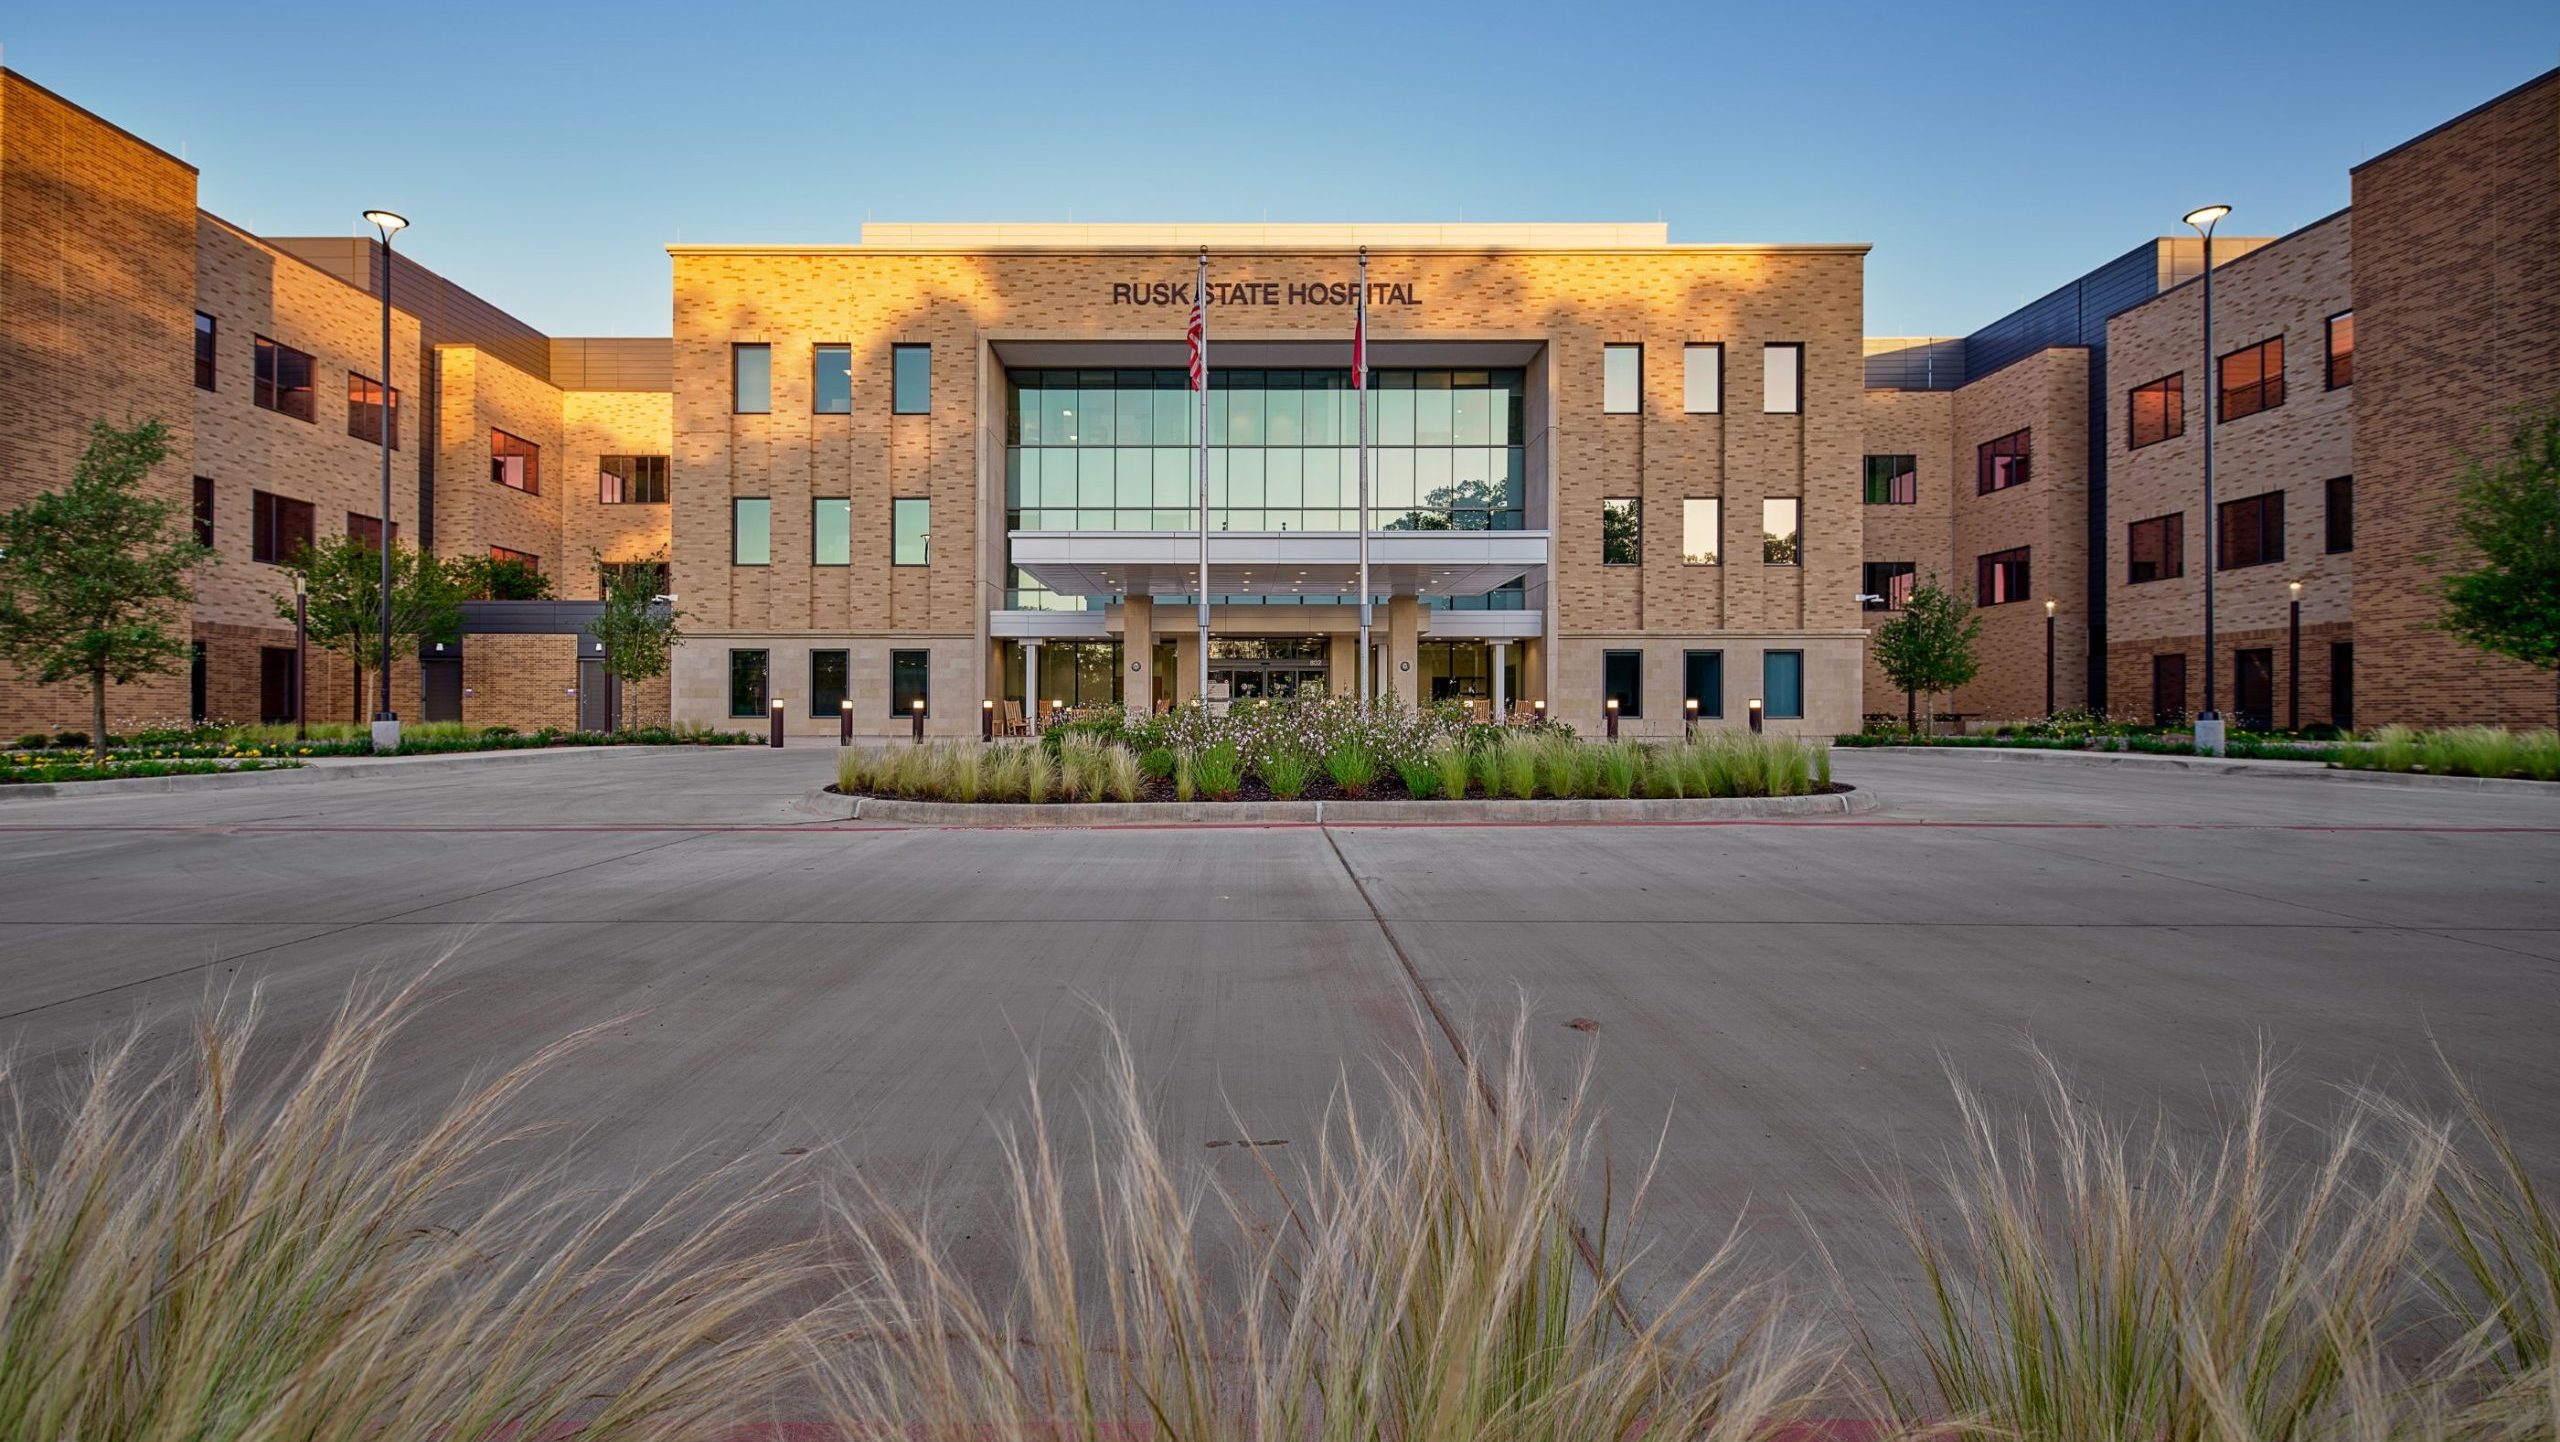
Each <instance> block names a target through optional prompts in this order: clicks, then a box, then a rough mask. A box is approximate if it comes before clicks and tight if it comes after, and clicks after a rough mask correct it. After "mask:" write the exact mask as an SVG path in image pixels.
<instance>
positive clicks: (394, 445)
mask: <svg viewBox="0 0 2560 1442" xmlns="http://www.w3.org/2000/svg"><path fill="white" fill-rule="evenodd" d="M390 390H391V406H390V410H391V449H393V450H395V451H396V450H398V449H400V388H399V387H398V386H393V387H391V388H390ZM382 393H383V385H382V382H380V381H377V380H368V379H366V378H365V377H363V376H360V375H357V374H356V373H355V372H354V371H349V372H347V434H348V435H351V436H353V437H355V438H356V439H357V440H360V441H365V442H369V443H371V444H373V445H377V446H378V445H381V444H382V413H383V403H382V401H383V395H382Z"/></svg>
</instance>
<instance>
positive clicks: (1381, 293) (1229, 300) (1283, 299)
mask: <svg viewBox="0 0 2560 1442" xmlns="http://www.w3.org/2000/svg"><path fill="white" fill-rule="evenodd" d="M1359 298H1360V287H1359V286H1358V285H1357V284H1356V283H1354V282H1352V281H1347V280H1331V281H1327V280H1313V281H1286V282H1283V281H1277V280H1213V281H1211V282H1209V304H1210V306H1211V307H1212V308H1213V309H1214V308H1217V307H1220V306H1247V305H1342V306H1347V305H1350V304H1351V303H1352V302H1354V301H1356V300H1358V299H1359ZM1111 303H1112V304H1113V305H1165V306H1179V307H1181V308H1183V309H1185V310H1188V309H1189V308H1190V306H1191V284H1190V282H1188V281H1177V280H1139V281H1113V282H1112V283H1111ZM1369 304H1371V305H1414V304H1417V302H1416V301H1415V300H1414V298H1413V282H1412V281H1409V280H1381V281H1372V282H1370V285H1369Z"/></svg>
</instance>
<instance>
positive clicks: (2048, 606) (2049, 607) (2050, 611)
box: [2044, 601, 2055, 616]
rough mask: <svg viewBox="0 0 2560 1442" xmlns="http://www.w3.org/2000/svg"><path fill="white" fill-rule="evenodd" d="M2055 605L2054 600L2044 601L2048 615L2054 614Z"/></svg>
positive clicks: (2045, 611)
mask: <svg viewBox="0 0 2560 1442" xmlns="http://www.w3.org/2000/svg"><path fill="white" fill-rule="evenodd" d="M2054 605H2055V603H2054V602H2051V601H2047V602H2045V603H2044V613H2045V614H2046V615H2048V616H2050V615H2052V614H2053V608H2054Z"/></svg>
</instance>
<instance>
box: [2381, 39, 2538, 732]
mask: <svg viewBox="0 0 2560 1442" xmlns="http://www.w3.org/2000/svg"><path fill="white" fill-rule="evenodd" d="M2355 215H2356V223H2355V291H2356V349H2357V352H2358V353H2357V356H2356V382H2355V385H2354V386H2353V387H2352V390H2353V405H2354V407H2355V475H2356V490H2357V496H2356V500H2357V505H2358V509H2359V511H2360V512H2361V514H2360V515H2359V516H2358V518H2357V521H2358V524H2357V527H2356V550H2357V557H2356V568H2357V570H2358V571H2359V572H2360V573H2361V574H2360V576H2359V581H2360V584H2359V586H2358V588H2357V589H2358V592H2359V594H2358V596H2357V600H2356V637H2357V650H2358V655H2359V657H2360V658H2361V659H2360V661H2359V666H2358V669H2359V670H2360V671H2361V673H2362V679H2363V681H2364V683H2365V685H2364V689H2363V694H2362V695H2361V696H2359V698H2358V707H2357V709H2358V711H2359V713H2360V715H2359V719H2360V720H2364V721H2367V722H2368V723H2378V722H2383V721H2406V722H2416V723H2424V724H2430V725H2433V724H2444V723H2450V722H2472V721H2486V722H2494V723H2503V724H2507V725H2517V726H2525V725H2530V726H2548V725H2550V724H2552V721H2553V709H2554V707H2553V690H2554V684H2553V677H2552V674H2551V673H2550V672H2547V671H2544V672H2536V671H2534V670H2532V669H2530V668H2528V667H2525V666H2523V665H2520V664H2518V663H2516V662H2512V661H2506V660H2501V659H2497V658H2493V657H2489V656H2486V655H2484V654H2482V653H2480V652H2478V651H2475V650H2473V649H2471V648H2470V647H2468V646H2465V645H2462V644H2461V643H2459V642H2455V641H2452V640H2450V639H2449V638H2447V637H2445V636H2443V635H2442V634H2441V633H2439V632H2437V631H2435V630H2434V629H2433V628H2434V625H2435V623H2436V621H2437V619H2438V617H2439V615H2440V614H2441V603H2440V601H2439V599H2438V591H2437V587H2438V585H2439V584H2440V582H2441V579H2442V578H2443V577H2444V576H2445V575H2446V574H2448V573H2449V572H2450V571H2453V570H2456V569H2460V568H2462V567H2463V566H2464V565H2466V564H2467V562H2466V561H2465V560H2464V550H2465V548H2464V546H2463V544H2462V542H2461V539H2460V533H2459V532H2458V531H2457V530H2456V528H2455V526H2454V511H2453V505H2452V500H2453V495H2454V490H2455V487H2456V486H2457V484H2458V483H2459V480H2460V477H2461V474H2462V470H2463V466H2464V460H2463V457H2464V454H2465V453H2466V452H2468V453H2471V454H2481V453H2485V452H2492V451H2496V450H2502V449H2503V448H2504V442H2505V438H2504V436H2503V435H2501V434H2497V433H2496V432H2495V429H2494V428H2495V426H2496V423H2497V421H2498V419H2499V417H2500V416H2501V414H2502V413H2503V412H2504V411H2505V410H2506V409H2507V408H2508V407H2510V406H2514V405H2517V404H2520V403H2525V402H2533V403H2538V404H2549V403H2550V402H2551V401H2552V399H2553V398H2554V397H2555V396H2560V339H2556V338H2560V74H2553V75H2545V76H2543V77H2542V78H2541V79H2539V80H2537V81H2535V82H2533V83H2532V84H2530V85H2528V86H2526V87H2524V88H2523V89H2521V90H2520V91H2518V92H2517V93H2515V94H2513V95H2511V96H2508V97H2506V98H2504V99H2502V100H2500V101H2499V102H2497V103H2496V104H2494V105H2492V106H2489V107H2487V108H2485V109H2483V110H2481V111H2478V112H2476V113H2474V114H2472V115H2469V116H2466V117H2463V118H2462V119H2459V120H2457V121H2455V122H2454V123H2452V124H2450V125H2448V126H2446V127H2445V128H2443V129H2442V130H2439V131H2437V132H2435V133H2433V134H2431V135H2428V136H2426V137H2424V138H2422V139H2419V140H2416V141H2413V142H2411V143H2410V144H2409V145H2407V146H2405V147H2403V148H2402V149H2399V150H2396V151H2393V152H2392V153H2390V154H2388V155H2385V156H2382V157H2380V158H2379V159H2376V160H2373V161H2370V162H2368V163H2367V164H2366V165H2364V166H2363V167H2362V168H2360V169H2358V170H2357V171H2356V172H2355Z"/></svg>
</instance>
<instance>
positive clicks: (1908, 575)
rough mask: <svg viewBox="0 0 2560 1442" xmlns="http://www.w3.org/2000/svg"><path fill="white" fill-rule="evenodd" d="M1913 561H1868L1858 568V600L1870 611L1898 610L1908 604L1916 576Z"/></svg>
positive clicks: (1915, 566)
mask: <svg viewBox="0 0 2560 1442" xmlns="http://www.w3.org/2000/svg"><path fill="white" fill-rule="evenodd" d="M1919 571H1920V563H1919V562H1917V561H1868V562H1866V563H1865V564H1864V566H1863V568H1862V569H1861V570H1860V572H1859V579H1858V604H1859V605H1860V606H1861V607H1863V608H1865V609H1867V610H1870V611H1899V610H1901V609H1902V608H1903V607H1905V606H1908V605H1910V604H1911V588H1912V586H1913V585H1914V584H1916V583H1917V581H1918V580H1919Z"/></svg>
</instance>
